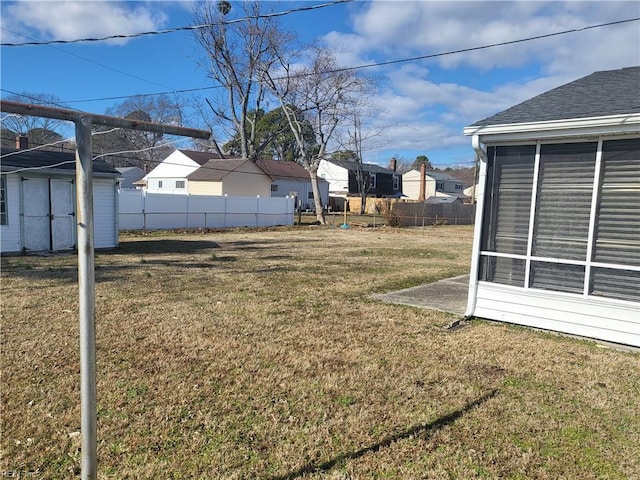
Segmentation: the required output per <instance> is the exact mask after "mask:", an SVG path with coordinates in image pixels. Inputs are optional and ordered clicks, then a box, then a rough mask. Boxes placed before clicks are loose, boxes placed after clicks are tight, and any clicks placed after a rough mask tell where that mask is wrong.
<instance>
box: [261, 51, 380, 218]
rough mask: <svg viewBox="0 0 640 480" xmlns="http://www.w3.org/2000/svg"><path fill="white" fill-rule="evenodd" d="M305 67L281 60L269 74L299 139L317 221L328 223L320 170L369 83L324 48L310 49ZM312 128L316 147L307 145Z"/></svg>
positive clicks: (270, 82) (300, 160)
mask: <svg viewBox="0 0 640 480" xmlns="http://www.w3.org/2000/svg"><path fill="white" fill-rule="evenodd" d="M310 54H311V58H310V59H309V61H308V63H307V64H306V65H302V66H295V67H294V66H292V65H291V64H290V63H289V62H288V61H286V60H285V59H284V58H283V57H281V58H280V64H279V68H278V71H275V70H273V71H266V72H265V73H266V78H267V80H268V81H269V86H270V87H271V90H272V93H273V94H274V95H275V96H276V97H277V98H278V100H279V101H280V106H281V107H282V110H283V112H284V114H285V116H286V118H287V121H288V123H289V127H290V128H291V131H292V133H293V135H294V136H295V138H296V142H297V144H298V149H299V154H300V158H299V160H298V161H299V163H300V164H301V165H302V166H303V167H304V168H305V169H306V170H307V171H308V172H309V176H310V177H311V186H312V190H313V197H314V204H315V210H316V216H317V220H318V221H319V222H320V223H322V224H324V223H326V219H325V215H324V205H323V204H322V197H321V196H320V189H319V187H318V167H319V166H320V161H321V160H322V159H323V158H325V156H326V155H327V153H328V149H329V147H330V145H331V142H332V140H334V136H335V134H336V131H337V129H338V128H339V127H340V126H341V125H344V124H345V123H346V122H347V121H348V120H349V118H350V117H351V115H352V112H353V111H354V109H356V108H357V105H359V103H360V100H361V98H362V97H363V95H364V93H365V92H366V90H367V86H368V82H366V81H365V80H364V79H362V78H360V77H358V76H357V75H356V74H355V73H354V71H353V70H347V69H341V68H339V67H338V65H337V63H336V61H335V58H334V56H333V55H332V54H331V53H330V52H329V51H327V50H325V49H322V48H313V49H311V50H310ZM307 125H311V128H312V130H313V134H314V135H315V139H316V144H313V145H311V146H310V145H309V144H308V142H305V136H304V132H305V128H306V127H307Z"/></svg>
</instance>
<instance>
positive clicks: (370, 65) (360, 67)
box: [65, 0, 640, 103]
mask: <svg viewBox="0 0 640 480" xmlns="http://www.w3.org/2000/svg"><path fill="white" fill-rule="evenodd" d="M345 1H347V0H345ZM348 1H351V0H348ZM639 20H640V17H635V18H629V19H626V20H617V21H614V22H608V23H600V24H597V25H589V26H586V27H582V28H573V29H571V30H563V31H561V32H554V33H547V34H544V35H536V36H533V37H526V38H521V39H517V40H509V41H506V42H499V43H491V44H487V45H481V46H477V47H469V48H462V49H459V50H449V51H446V52H440V53H433V54H428V55H419V56H416V57H409V58H402V59H396V60H389V61H385V62H374V63H368V64H363V65H356V66H353V67H341V68H336V69H333V70H327V71H326V72H322V73H338V72H345V71H354V70H364V69H366V68H373V67H381V66H386V65H395V64H398V63H408V62H415V61H418V60H426V59H431V58H438V57H445V56H449V55H456V54H459V53H467V52H474V51H478V50H485V49H489V48H494V47H502V46H506V45H514V44H517V43H524V42H530V41H533V40H540V39H543V38H550V37H556V36H560V35H567V34H569V33H578V32H582V31H586V30H591V29H595V28H602V27H609V26H612V25H621V24H624V23H630V22H637V21H639ZM311 75H317V73H300V74H296V75H292V76H291V78H301V77H305V76H311ZM276 80H278V79H276ZM217 88H223V86H222V85H212V86H208V87H197V88H188V89H184V90H172V91H167V92H157V93H143V94H137V95H123V96H116V97H104V98H93V99H86V100H68V101H66V102H65V103H84V102H100V101H106V100H122V99H125V98H131V97H136V96H139V97H150V96H155V95H169V94H176V93H190V92H198V91H204V90H212V89H217Z"/></svg>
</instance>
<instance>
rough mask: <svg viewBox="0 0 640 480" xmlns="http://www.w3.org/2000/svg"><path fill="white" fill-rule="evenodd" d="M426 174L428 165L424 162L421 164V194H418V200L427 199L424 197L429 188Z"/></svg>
mask: <svg viewBox="0 0 640 480" xmlns="http://www.w3.org/2000/svg"><path fill="white" fill-rule="evenodd" d="M426 175H427V165H426V164H424V163H423V164H421V165H420V195H419V196H418V201H420V202H424V200H425V199H424V197H425V193H426V189H427V185H426V184H427V179H426Z"/></svg>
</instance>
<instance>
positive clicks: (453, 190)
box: [402, 169, 468, 200]
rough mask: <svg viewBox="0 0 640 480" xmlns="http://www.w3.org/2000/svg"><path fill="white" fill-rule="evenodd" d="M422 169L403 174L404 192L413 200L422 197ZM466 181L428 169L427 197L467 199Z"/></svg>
mask: <svg viewBox="0 0 640 480" xmlns="http://www.w3.org/2000/svg"><path fill="white" fill-rule="evenodd" d="M420 177H421V173H420V170H415V169H413V170H410V171H408V172H406V173H404V174H403V175H402V193H404V194H405V195H406V196H407V198H409V199H411V200H418V199H419V198H420V182H421V181H423V180H422V179H421V178H420ZM464 187H465V185H464V182H462V181H461V180H458V179H457V178H454V177H452V176H451V175H448V174H446V173H441V172H434V171H431V170H427V171H426V172H425V174H424V189H425V195H424V197H425V199H427V198H430V197H443V198H453V199H457V198H459V199H460V200H467V199H468V197H467V195H465V193H464Z"/></svg>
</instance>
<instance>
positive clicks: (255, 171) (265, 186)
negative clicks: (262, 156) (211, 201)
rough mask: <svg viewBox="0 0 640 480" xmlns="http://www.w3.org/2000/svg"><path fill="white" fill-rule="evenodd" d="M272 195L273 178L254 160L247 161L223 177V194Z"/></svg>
mask: <svg viewBox="0 0 640 480" xmlns="http://www.w3.org/2000/svg"><path fill="white" fill-rule="evenodd" d="M225 193H226V194H228V195H240V196H243V195H244V196H255V195H260V196H261V197H270V196H271V179H270V178H269V177H268V176H266V175H265V174H264V172H263V171H262V170H260V168H258V167H257V166H256V165H255V164H254V163H253V162H246V163H244V164H243V165H241V166H240V168H238V170H236V171H234V172H230V173H229V174H227V175H225V176H224V178H223V179H222V194H225Z"/></svg>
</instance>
